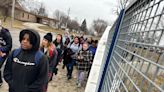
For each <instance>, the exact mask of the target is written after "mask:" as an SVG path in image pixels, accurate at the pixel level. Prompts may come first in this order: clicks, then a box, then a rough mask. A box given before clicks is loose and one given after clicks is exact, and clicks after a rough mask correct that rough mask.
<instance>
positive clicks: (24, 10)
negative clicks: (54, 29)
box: [15, 1, 58, 22]
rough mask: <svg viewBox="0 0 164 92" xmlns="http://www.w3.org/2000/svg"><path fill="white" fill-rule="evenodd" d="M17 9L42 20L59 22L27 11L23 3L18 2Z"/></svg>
mask: <svg viewBox="0 0 164 92" xmlns="http://www.w3.org/2000/svg"><path fill="white" fill-rule="evenodd" d="M15 9H17V10H20V11H23V12H25V13H28V14H31V15H34V16H36V17H37V18H42V19H47V20H52V21H56V22H58V20H56V19H53V18H49V17H46V16H41V15H37V14H34V13H32V12H29V11H27V10H26V9H25V8H23V6H22V5H21V3H20V2H18V1H17V2H16V4H15Z"/></svg>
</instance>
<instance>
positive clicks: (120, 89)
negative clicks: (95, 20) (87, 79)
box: [87, 0, 164, 92]
mask: <svg viewBox="0 0 164 92" xmlns="http://www.w3.org/2000/svg"><path fill="white" fill-rule="evenodd" d="M121 14H122V15H123V16H120V20H119V19H118V20H117V23H115V24H114V25H113V27H112V29H111V30H110V32H109V33H110V34H109V39H110V38H111V40H108V42H107V43H109V44H110V45H111V44H112V46H109V47H110V49H109V54H108V56H107V59H106V62H105V63H104V64H105V65H101V67H103V68H101V69H103V70H102V71H101V72H103V73H102V74H101V73H99V74H101V75H100V76H99V77H100V79H99V80H98V81H99V83H98V84H97V86H96V87H97V91H98V92H164V0H136V1H135V2H133V4H131V5H130V6H129V7H128V8H127V9H126V10H125V11H124V10H122V13H121ZM118 22H120V23H118ZM111 49H112V50H111ZM102 62H103V61H102ZM88 85H89V83H88ZM88 85H87V86H88Z"/></svg>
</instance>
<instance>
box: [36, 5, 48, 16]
mask: <svg viewBox="0 0 164 92" xmlns="http://www.w3.org/2000/svg"><path fill="white" fill-rule="evenodd" d="M38 14H39V15H41V16H48V14H47V10H46V7H45V4H44V3H41V6H40V8H39V12H38Z"/></svg>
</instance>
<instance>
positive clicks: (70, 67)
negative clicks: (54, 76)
mask: <svg viewBox="0 0 164 92" xmlns="http://www.w3.org/2000/svg"><path fill="white" fill-rule="evenodd" d="M75 62H76V60H75V59H72V60H71V62H70V63H68V64H67V65H66V67H67V76H68V77H72V72H73V66H74V64H75Z"/></svg>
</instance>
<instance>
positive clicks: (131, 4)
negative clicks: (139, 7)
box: [125, 0, 137, 11]
mask: <svg viewBox="0 0 164 92" xmlns="http://www.w3.org/2000/svg"><path fill="white" fill-rule="evenodd" d="M135 2H137V0H130V3H129V5H128V6H127V7H126V9H125V11H127V10H128V9H129V8H130V7H131V6H133V5H134V4H135Z"/></svg>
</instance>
